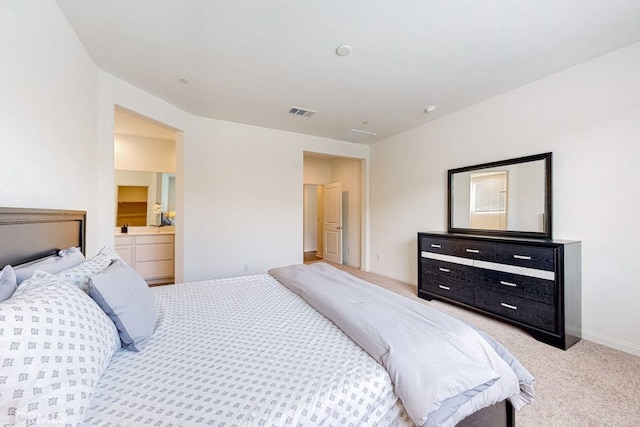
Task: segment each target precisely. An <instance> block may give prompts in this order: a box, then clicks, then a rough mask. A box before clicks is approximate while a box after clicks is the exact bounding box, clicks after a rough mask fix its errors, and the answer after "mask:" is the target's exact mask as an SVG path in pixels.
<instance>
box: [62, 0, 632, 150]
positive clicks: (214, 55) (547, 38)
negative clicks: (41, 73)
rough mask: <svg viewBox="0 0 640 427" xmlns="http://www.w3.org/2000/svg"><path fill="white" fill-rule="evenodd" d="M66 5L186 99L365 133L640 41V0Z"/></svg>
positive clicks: (99, 1)
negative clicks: (299, 112)
mask: <svg viewBox="0 0 640 427" xmlns="http://www.w3.org/2000/svg"><path fill="white" fill-rule="evenodd" d="M57 1H58V4H59V5H60V7H61V9H62V11H63V13H64V14H65V15H66V17H67V19H68V20H69V22H70V24H71V26H72V27H73V29H74V30H75V31H76V33H77V34H78V36H79V38H80V40H81V41H82V42H83V43H84V45H85V47H86V49H87V50H88V52H89V54H90V55H91V56H92V58H93V60H94V61H95V63H96V64H97V66H98V67H100V68H101V69H103V70H105V71H107V72H109V73H111V74H114V75H116V76H118V77H120V78H122V79H123V80H125V81H128V82H130V83H131V84H133V85H135V86H138V87H140V88H142V89H144V90H146V91H147V92H150V93H152V94H154V95H156V96H158V97H160V98H162V99H165V100H166V101H168V102H170V103H172V104H174V105H176V106H177V107H180V108H182V109H184V110H186V111H188V112H191V113H193V114H196V115H200V116H204V117H212V118H217V119H222V120H229V121H235V122H241V123H247V124H252V125H257V126H263V127H270V128H276V129H284V130H289V131H294V132H301V133H306V134H311V135H318V136H324V137H328V138H334V139H343V135H344V134H345V133H346V132H348V131H349V130H350V129H358V130H363V131H367V132H373V133H376V134H377V136H376V137H374V138H370V139H367V140H365V141H364V142H373V141H376V140H380V139H382V138H385V137H388V136H390V135H393V134H396V133H399V132H402V131H404V130H407V129H409V128H412V127H415V126H418V125H421V124H423V123H425V122H426V121H427V120H433V119H436V118H438V117H441V116H443V115H446V114H450V113H452V112H454V111H456V110H459V109H461V108H464V107H466V106H469V105H471V104H475V103H477V102H479V101H482V100H484V99H487V98H490V97H492V96H495V95H497V94H500V93H502V92H505V91H508V90H510V89H513V88H515V87H518V86H521V85H523V84H525V83H527V82H531V81H534V80H538V79H540V78H542V77H545V76H547V75H550V74H552V73H555V72H557V71H560V70H563V69H565V68H568V67H570V66H573V65H575V64H578V63H580V62H583V61H585V60H588V59H590V58H594V57H596V56H599V55H602V54H604V53H606V52H608V51H611V50H614V49H617V48H620V47H623V46H626V45H629V44H631V43H634V42H636V41H639V40H640V1H639V0H484V1H478V0H456V1H451V0H398V1H390V0H359V1H357V0H306V1H302V0H271V1H265V0H215V1H214V0H136V1H131V0H57ZM343 44H348V45H351V46H353V51H352V53H351V54H350V55H348V56H343V57H341V56H338V55H336V53H335V50H336V48H337V47H338V46H340V45H343ZM180 79H188V80H189V81H190V83H189V84H187V85H185V84H182V83H180V82H179V80H180ZM427 105H437V106H438V109H437V110H436V111H435V112H433V113H430V114H426V113H424V108H425V107H426V106H427ZM291 106H296V107H303V108H309V109H312V110H317V111H318V113H317V114H315V115H314V116H312V117H309V118H307V117H296V116H292V115H290V114H288V111H289V108H290V107H291Z"/></svg>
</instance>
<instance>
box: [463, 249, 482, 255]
mask: <svg viewBox="0 0 640 427" xmlns="http://www.w3.org/2000/svg"><path fill="white" fill-rule="evenodd" d="M465 251H467V252H471V253H472V254H479V253H480V251H479V250H478V249H465Z"/></svg>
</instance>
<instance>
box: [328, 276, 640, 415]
mask: <svg viewBox="0 0 640 427" xmlns="http://www.w3.org/2000/svg"><path fill="white" fill-rule="evenodd" d="M335 266H336V267H339V268H342V269H343V270H346V271H348V272H349V273H351V274H353V275H355V276H358V277H360V278H362V279H365V280H367V281H369V282H372V283H375V284H377V285H380V286H383V287H385V288H387V289H390V290H392V291H394V292H397V293H399V294H401V295H404V296H406V297H409V298H413V299H416V300H418V301H421V302H423V303H424V304H429V305H431V306H433V307H436V308H437V309H439V310H441V311H444V312H446V313H449V314H452V315H454V316H456V317H458V318H460V319H462V320H464V321H466V322H467V323H469V324H471V325H473V326H475V327H476V328H478V329H482V330H484V331H485V332H487V333H489V334H491V335H492V336H493V337H494V338H496V339H497V340H498V341H500V342H501V343H502V344H503V345H504V346H505V347H507V348H508V349H509V351H511V352H512V353H513V354H514V355H515V356H516V357H517V358H518V359H519V360H520V362H522V364H523V365H524V366H525V367H526V368H527V369H528V370H529V371H530V372H531V373H532V374H533V375H534V376H535V377H536V400H535V401H534V403H533V404H531V405H529V406H527V407H525V408H523V409H522V410H521V411H518V412H517V413H516V425H517V426H518V427H555V426H557V427H574V426H575V427H600V426H615V427H623V426H629V427H638V426H640V357H638V356H634V355H631V354H628V353H624V352H621V351H618V350H613V349H611V348H609V347H605V346H602V345H599V344H596V343H593V342H591V341H586V340H582V341H580V342H579V343H577V344H576V345H574V346H573V347H571V348H570V349H569V350H567V351H563V350H559V349H556V348H555V347H551V346H549V345H547V344H543V343H541V342H539V341H536V340H535V339H533V338H531V337H530V336H529V335H528V334H527V333H526V332H523V331H522V330H520V329H518V328H516V327H513V326H509V325H506V324H504V323H502V322H500V321H497V320H494V319H491V318H489V317H486V316H483V315H481V314H478V313H473V312H471V311H469V310H465V309H463V308H460V307H456V306H454V305H451V304H446V303H443V302H439V301H426V300H423V299H420V298H418V297H417V296H416V288H415V286H412V285H409V284H407V283H402V282H399V281H397V280H393V279H388V278H386V277H383V276H379V275H377V274H373V273H366V272H362V271H360V270H358V269H355V268H352V267H347V266H338V265H335ZM487 427H490V426H487Z"/></svg>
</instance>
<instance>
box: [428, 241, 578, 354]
mask: <svg viewBox="0 0 640 427" xmlns="http://www.w3.org/2000/svg"><path fill="white" fill-rule="evenodd" d="M580 259H581V256H580V242H577V241H556V240H534V239H522V238H506V237H488V236H476V235H466V234H465V235H462V234H450V233H418V296H419V297H421V298H424V299H427V300H431V299H438V300H442V301H446V302H451V303H454V304H457V305H461V306H463V307H467V308H470V309H472V310H475V311H479V312H482V313H485V314H488V315H490V316H492V317H495V318H498V319H501V320H504V321H505V322H508V323H511V324H513V325H517V326H520V327H522V328H523V329H525V330H527V331H528V332H529V333H530V334H531V335H532V336H533V337H535V338H536V339H538V340H539V341H542V342H545V343H547V344H551V345H553V346H555V347H558V348H561V349H564V350H566V349H567V348H569V347H571V346H572V345H573V344H575V343H576V342H578V341H580V338H581V337H582V326H581V323H582V322H581V304H582V300H581V265H580Z"/></svg>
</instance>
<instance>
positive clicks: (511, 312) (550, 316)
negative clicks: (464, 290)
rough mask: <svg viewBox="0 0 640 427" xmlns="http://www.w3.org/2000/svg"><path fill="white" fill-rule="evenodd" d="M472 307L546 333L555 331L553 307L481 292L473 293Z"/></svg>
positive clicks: (499, 294)
mask: <svg viewBox="0 0 640 427" xmlns="http://www.w3.org/2000/svg"><path fill="white" fill-rule="evenodd" d="M474 305H475V306H476V307H478V308H481V309H483V310H486V311H489V312H491V313H495V314H499V315H501V316H504V317H506V318H509V319H512V320H516V321H519V322H522V323H524V324H527V325H531V326H536V327H538V328H541V329H544V330H547V331H556V321H555V310H554V306H552V305H549V304H544V303H541V302H537V301H532V300H528V299H525V298H520V297H517V296H513V295H509V294H505V293H502V292H493V291H489V290H482V291H479V292H476V293H475V296H474Z"/></svg>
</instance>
